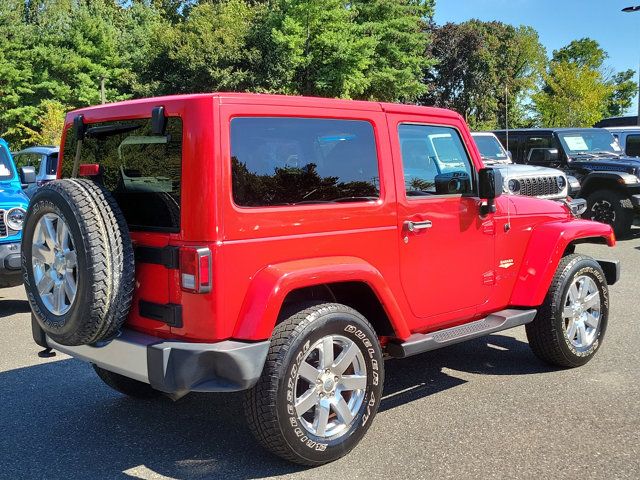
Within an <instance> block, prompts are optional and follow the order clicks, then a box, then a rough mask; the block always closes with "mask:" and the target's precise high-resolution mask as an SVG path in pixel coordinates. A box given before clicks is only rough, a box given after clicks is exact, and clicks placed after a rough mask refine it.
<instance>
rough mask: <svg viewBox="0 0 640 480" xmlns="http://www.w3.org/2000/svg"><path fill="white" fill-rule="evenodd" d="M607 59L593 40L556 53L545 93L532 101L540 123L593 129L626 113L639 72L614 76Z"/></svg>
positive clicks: (570, 44) (626, 72)
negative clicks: (634, 77) (635, 78)
mask: <svg viewBox="0 0 640 480" xmlns="http://www.w3.org/2000/svg"><path fill="white" fill-rule="evenodd" d="M607 58H608V55H607V52H605V51H604V50H603V49H602V48H601V47H600V45H599V44H598V42H596V41H595V40H593V39H590V38H582V39H579V40H574V41H572V42H571V43H569V44H568V45H567V46H565V47H562V48H560V49H559V50H555V51H554V52H553V56H552V58H551V61H550V62H549V66H548V68H547V72H546V73H545V75H544V84H543V87H542V90H541V91H540V92H538V93H537V94H536V95H534V96H533V98H532V100H533V103H534V107H535V110H536V111H537V115H538V123H539V124H540V125H543V126H562V127H567V126H573V127H590V126H591V125H593V124H594V123H595V122H597V121H598V120H600V119H601V118H603V117H606V116H613V115H620V114H621V113H622V112H624V110H626V109H627V108H628V107H629V106H630V105H631V101H632V99H633V97H634V94H635V90H636V83H635V82H634V81H633V80H632V79H633V76H634V74H635V72H634V71H633V70H627V71H624V72H619V73H612V72H611V70H610V69H608V68H607V67H605V64H604V62H605V60H606V59H607Z"/></svg>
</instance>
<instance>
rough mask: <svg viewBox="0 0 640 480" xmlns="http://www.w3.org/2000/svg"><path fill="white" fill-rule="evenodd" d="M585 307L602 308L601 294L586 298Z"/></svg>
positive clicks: (594, 293)
mask: <svg viewBox="0 0 640 480" xmlns="http://www.w3.org/2000/svg"><path fill="white" fill-rule="evenodd" d="M583 303H584V306H585V307H586V308H595V307H599V306H600V293H599V292H593V293H590V294H589V295H587V296H586V297H585V298H584V302H583Z"/></svg>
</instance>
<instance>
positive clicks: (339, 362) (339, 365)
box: [332, 343, 359, 375]
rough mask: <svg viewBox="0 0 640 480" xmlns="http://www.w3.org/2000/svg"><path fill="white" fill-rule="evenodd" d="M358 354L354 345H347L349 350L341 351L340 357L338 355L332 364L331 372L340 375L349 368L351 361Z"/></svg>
mask: <svg viewBox="0 0 640 480" xmlns="http://www.w3.org/2000/svg"><path fill="white" fill-rule="evenodd" d="M358 352H359V350H358V347H357V346H356V344H355V343H351V345H349V348H347V349H345V350H343V351H342V352H341V353H340V355H338V358H337V359H336V361H335V363H334V364H333V368H332V370H333V371H334V372H335V373H337V374H338V375H342V374H343V373H344V371H345V370H346V369H347V368H349V365H351V362H353V359H354V358H356V355H357V354H358Z"/></svg>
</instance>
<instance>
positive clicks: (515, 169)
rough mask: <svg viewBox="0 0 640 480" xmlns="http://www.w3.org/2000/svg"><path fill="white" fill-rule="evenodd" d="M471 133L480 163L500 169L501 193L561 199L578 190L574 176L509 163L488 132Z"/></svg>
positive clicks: (496, 139) (507, 153)
mask: <svg viewBox="0 0 640 480" xmlns="http://www.w3.org/2000/svg"><path fill="white" fill-rule="evenodd" d="M471 136H472V137H473V139H474V140H475V142H476V146H477V147H478V151H479V152H480V156H481V157H482V161H483V162H484V164H485V165H487V166H492V167H496V168H499V169H500V173H501V174H502V178H503V180H504V185H503V190H504V192H505V193H508V194H511V195H524V196H528V197H538V198H545V199H548V200H564V199H566V198H567V197H568V196H572V195H573V194H575V193H577V192H578V191H579V190H580V183H579V182H578V180H577V179H576V178H574V177H567V175H566V174H565V173H564V172H562V171H561V170H557V169H555V168H548V167H538V166H534V165H518V164H515V163H513V162H512V161H511V156H510V154H509V152H507V151H506V150H505V149H504V147H503V146H502V144H501V143H500V141H499V140H498V138H497V137H496V136H495V135H494V134H493V133H491V132H473V133H471Z"/></svg>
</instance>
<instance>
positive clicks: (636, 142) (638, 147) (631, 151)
mask: <svg viewBox="0 0 640 480" xmlns="http://www.w3.org/2000/svg"><path fill="white" fill-rule="evenodd" d="M625 153H626V154H627V155H629V156H630V157H640V135H637V134H633V135H627V144H626V146H625Z"/></svg>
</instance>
